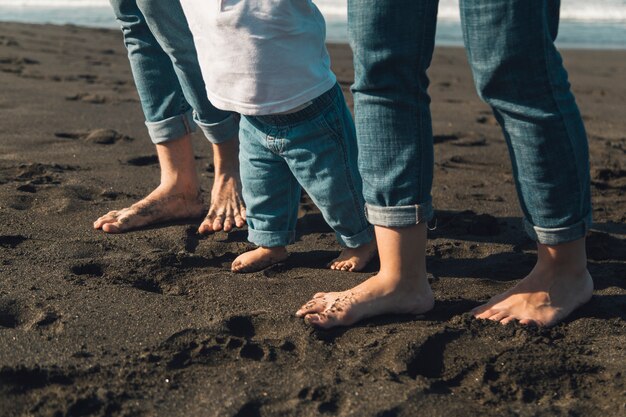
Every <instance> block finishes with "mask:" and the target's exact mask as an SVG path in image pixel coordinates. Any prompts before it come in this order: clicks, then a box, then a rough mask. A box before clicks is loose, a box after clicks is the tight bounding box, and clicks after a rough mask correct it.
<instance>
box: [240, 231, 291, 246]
mask: <svg viewBox="0 0 626 417" xmlns="http://www.w3.org/2000/svg"><path fill="white" fill-rule="evenodd" d="M295 239H296V232H295V230H285V231H276V232H268V231H264V230H254V229H250V228H248V240H249V241H250V242H252V243H254V244H255V245H258V246H263V247H266V248H273V247H276V246H287V245H289V244H290V243H293V241H294V240H295Z"/></svg>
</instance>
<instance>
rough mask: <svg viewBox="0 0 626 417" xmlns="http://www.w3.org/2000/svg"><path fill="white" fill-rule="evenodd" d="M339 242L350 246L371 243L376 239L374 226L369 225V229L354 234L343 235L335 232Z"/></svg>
mask: <svg viewBox="0 0 626 417" xmlns="http://www.w3.org/2000/svg"><path fill="white" fill-rule="evenodd" d="M335 235H336V236H337V240H338V241H339V244H341V245H342V246H346V247H348V248H358V247H359V246H362V245H365V244H366V243H370V242H371V241H372V239H374V226H371V225H370V226H368V227H367V229H365V230H363V231H361V232H359V233H357V234H356V235H353V236H342V235H340V234H339V233H336V234H335Z"/></svg>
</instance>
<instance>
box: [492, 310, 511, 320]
mask: <svg viewBox="0 0 626 417" xmlns="http://www.w3.org/2000/svg"><path fill="white" fill-rule="evenodd" d="M507 317H509V313H508V312H506V311H500V312H499V313H496V314H494V315H493V316H491V317H489V320H491V321H501V320H503V319H505V318H507Z"/></svg>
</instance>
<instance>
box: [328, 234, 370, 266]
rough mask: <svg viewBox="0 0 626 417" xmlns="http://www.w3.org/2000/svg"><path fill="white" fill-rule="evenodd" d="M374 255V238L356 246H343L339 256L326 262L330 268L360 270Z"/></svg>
mask: <svg viewBox="0 0 626 417" xmlns="http://www.w3.org/2000/svg"><path fill="white" fill-rule="evenodd" d="M374 256H376V240H372V241H371V242H369V243H366V244H364V245H361V246H359V247H358V248H344V249H343V250H342V251H341V253H340V254H339V256H338V257H337V258H336V259H334V260H333V261H332V262H330V263H329V264H328V266H329V267H330V269H337V270H340V271H351V272H356V271H360V270H362V269H363V268H365V267H366V266H367V264H368V263H370V261H371V260H372V259H373V258H374Z"/></svg>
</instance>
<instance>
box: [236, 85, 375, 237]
mask: <svg viewBox="0 0 626 417" xmlns="http://www.w3.org/2000/svg"><path fill="white" fill-rule="evenodd" d="M239 127H240V130H239V137H240V144H239V163H240V170H241V182H242V186H243V198H244V201H245V203H246V214H247V222H248V228H249V230H248V240H249V241H250V242H252V243H255V244H256V245H259V246H265V247H276V246H285V245H288V244H289V243H292V242H293V240H294V238H295V229H296V221H297V219H298V204H299V202H300V193H301V189H302V188H304V189H305V190H306V192H307V193H308V194H309V196H310V197H311V199H312V200H313V202H314V203H315V205H316V206H317V207H318V208H319V209H320V211H321V212H322V215H323V216H324V219H325V220H326V222H327V223H328V225H329V226H330V227H332V228H333V229H334V230H335V233H336V236H337V240H338V241H339V243H340V244H342V245H344V246H347V247H352V248H353V247H357V246H361V245H363V244H365V243H367V242H370V241H371V240H372V239H373V236H374V234H373V230H372V226H371V225H369V224H368V222H367V220H366V219H365V212H364V207H363V205H364V201H363V194H362V184H361V177H360V175H359V172H358V169H357V164H356V161H357V146H356V136H355V131H354V123H353V121H352V115H351V114H350V111H349V110H348V108H347V106H346V103H345V100H344V97H343V94H342V92H341V88H340V87H339V85H335V87H333V88H332V89H330V90H329V91H328V92H326V93H324V94H322V95H321V96H319V97H318V98H316V99H315V100H313V101H312V103H311V104H310V105H309V106H307V107H305V108H304V109H302V110H299V111H297V112H295V113H289V114H280V115H269V116H242V118H241V122H240V126H239Z"/></svg>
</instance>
